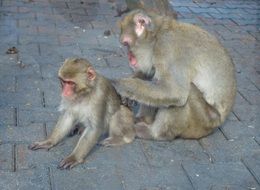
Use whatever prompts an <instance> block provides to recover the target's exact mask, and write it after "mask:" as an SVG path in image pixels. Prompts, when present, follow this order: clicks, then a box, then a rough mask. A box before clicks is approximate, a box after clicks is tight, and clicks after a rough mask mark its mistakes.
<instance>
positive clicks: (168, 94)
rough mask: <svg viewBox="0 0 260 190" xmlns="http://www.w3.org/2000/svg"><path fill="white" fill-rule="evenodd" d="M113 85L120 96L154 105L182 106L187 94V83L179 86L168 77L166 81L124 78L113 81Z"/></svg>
mask: <svg viewBox="0 0 260 190" xmlns="http://www.w3.org/2000/svg"><path fill="white" fill-rule="evenodd" d="M113 85H114V87H115V88H116V90H117V92H118V93H119V94H120V95H121V96H123V97H127V98H130V99H133V100H136V101H138V102H139V103H143V104H146V105H151V106H155V107H159V106H167V107H168V106H182V105H184V104H185V103H186V101H187V98H188V94H189V85H188V84H186V85H185V86H180V85H177V84H176V83H174V82H173V80H170V79H169V81H168V82H165V81H158V82H153V81H144V80H140V79H137V78H126V79H120V80H117V81H113Z"/></svg>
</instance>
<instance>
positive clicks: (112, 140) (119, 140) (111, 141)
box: [99, 137, 133, 147]
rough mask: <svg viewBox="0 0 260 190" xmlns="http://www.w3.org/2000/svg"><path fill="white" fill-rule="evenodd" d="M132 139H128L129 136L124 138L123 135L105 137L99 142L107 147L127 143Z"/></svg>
mask: <svg viewBox="0 0 260 190" xmlns="http://www.w3.org/2000/svg"><path fill="white" fill-rule="evenodd" d="M132 141H133V140H131V139H129V138H126V137H125V138H124V137H108V138H106V139H104V140H103V141H101V142H100V143H99V144H101V145H103V146H106V147H109V146H120V145H123V144H127V143H130V142H132Z"/></svg>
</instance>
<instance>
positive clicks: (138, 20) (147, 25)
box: [134, 13, 153, 36]
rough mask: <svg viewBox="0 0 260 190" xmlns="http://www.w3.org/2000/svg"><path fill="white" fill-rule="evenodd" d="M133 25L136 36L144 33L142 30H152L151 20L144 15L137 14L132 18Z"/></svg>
mask: <svg viewBox="0 0 260 190" xmlns="http://www.w3.org/2000/svg"><path fill="white" fill-rule="evenodd" d="M134 23H135V26H136V27H135V32H136V34H137V36H141V35H142V34H143V32H144V29H147V30H149V31H152V30H153V23H152V20H151V18H150V17H149V16H148V15H146V14H145V13H138V14H136V15H135V16H134Z"/></svg>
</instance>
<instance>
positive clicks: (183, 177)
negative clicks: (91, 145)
mask: <svg viewBox="0 0 260 190" xmlns="http://www.w3.org/2000/svg"><path fill="white" fill-rule="evenodd" d="M171 2H172V5H173V6H174V9H175V10H176V11H177V12H178V16H179V20H181V21H184V22H190V23H194V24H197V25H200V26H201V27H203V28H205V29H206V30H208V31H209V32H211V33H213V34H215V35H216V36H217V37H218V38H219V39H220V40H221V41H222V43H223V44H224V46H225V47H226V48H227V49H228V51H229V52H230V54H231V56H232V58H233V60H234V62H235V65H236V70H237V80H238V93H237V98H236V103H235V106H234V110H233V112H232V113H231V115H230V116H229V119H228V121H227V122H226V123H225V124H224V125H223V126H221V127H220V128H219V129H217V130H216V132H215V133H214V134H213V135H211V136H209V137H207V138H203V139H200V140H198V141H197V140H181V139H178V140H175V141H173V142H152V141H145V140H136V141H135V142H134V143H132V144H130V145H126V146H122V147H117V148H104V147H99V146H97V147H95V149H94V150H93V151H92V153H91V154H90V155H89V156H88V158H87V161H86V162H85V163H84V164H82V165H80V166H78V167H76V168H74V169H72V170H71V171H60V170H58V169H56V166H57V164H58V162H59V161H60V160H61V159H62V158H63V157H64V156H66V155H67V154H68V153H70V151H71V150H72V149H73V146H74V145H75V143H76V141H77V139H78V137H77V136H75V137H73V138H67V139H66V140H65V141H64V142H62V143H60V144H59V145H58V146H57V147H55V148H53V149H52V150H51V151H49V152H46V151H37V152H32V151H29V150H28V149H27V146H28V144H29V143H31V142H33V141H35V140H36V139H43V138H45V137H46V135H47V134H49V132H50V131H51V129H52V127H53V125H54V122H55V121H56V119H57V105H58V104H59V84H58V81H57V75H56V73H57V70H58V68H59V66H60V65H61V63H62V61H63V60H64V59H65V58H66V57H69V56H80V57H86V58H88V59H90V60H91V61H92V62H93V64H94V66H95V67H96V68H97V70H98V71H99V72H101V73H102V74H104V75H105V76H107V77H110V78H111V77H115V78H118V77H123V76H127V75H128V74H130V73H131V70H130V69H129V68H128V66H127V59H126V55H125V52H124V50H123V49H122V48H121V46H120V44H119V42H118V29H117V28H116V20H118V19H119V18H117V17H114V16H115V15H116V9H115V3H111V1H108V0H99V1H95V0H74V1H72V0H0V77H1V78H0V189H2V190H14V189H21V190H27V189H35V190H37V189H46V190H49V189H51V190H61V189H68V190H70V189H74V190H77V189H79V190H81V189H91V190H92V189H115V190H117V189H123V190H128V189H129V190H138V189H149V190H155V189H181V190H182V189H199V190H201V189H202V190H203V189H212V190H219V189H236V190H237V189H241V190H242V189H260V185H259V184H260V147H259V145H260V130H259V128H260V119H259V118H260V117H259V116H260V115H259V113H260V110H259V105H260V101H259V100H260V64H259V62H260V54H259V46H260V45H259V40H260V33H259V32H260V22H259V17H260V5H259V1H258V0H248V1H243V0H226V1H224V0H218V1H217V0H193V1H191V0H172V1H171ZM116 3H118V4H120V5H124V2H123V0H117V1H116ZM106 30H110V31H111V32H112V33H111V35H109V36H104V31H106ZM13 46H15V47H16V48H17V49H18V51H19V53H18V54H15V55H7V54H6V51H7V49H8V48H10V47H13Z"/></svg>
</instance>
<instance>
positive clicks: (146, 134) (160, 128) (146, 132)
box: [135, 108, 185, 140]
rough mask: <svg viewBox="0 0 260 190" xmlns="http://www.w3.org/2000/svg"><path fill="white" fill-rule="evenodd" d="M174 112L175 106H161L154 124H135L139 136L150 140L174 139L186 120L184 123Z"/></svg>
mask: <svg viewBox="0 0 260 190" xmlns="http://www.w3.org/2000/svg"><path fill="white" fill-rule="evenodd" d="M174 112H175V108H160V109H159V110H158V111H157V113H156V116H155V119H154V122H153V123H152V124H150V125H149V124H147V123H145V122H139V123H137V124H136V125H135V130H136V135H137V137H139V138H142V139H149V140H173V139H174V138H176V137H177V136H178V135H179V133H180V132H181V131H182V130H183V129H182V128H183V125H185V120H183V123H179V122H178V121H177V120H176V117H175V115H176V114H174ZM172 128H174V130H172Z"/></svg>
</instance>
